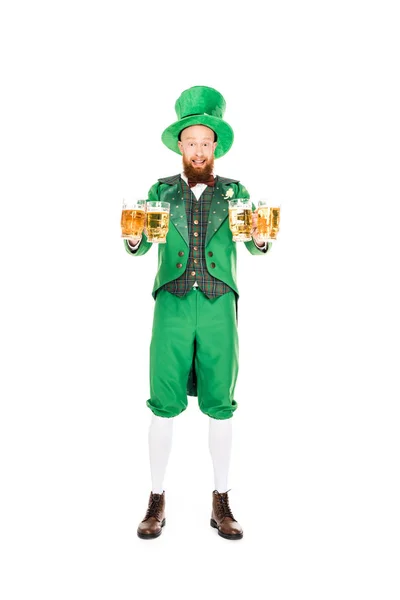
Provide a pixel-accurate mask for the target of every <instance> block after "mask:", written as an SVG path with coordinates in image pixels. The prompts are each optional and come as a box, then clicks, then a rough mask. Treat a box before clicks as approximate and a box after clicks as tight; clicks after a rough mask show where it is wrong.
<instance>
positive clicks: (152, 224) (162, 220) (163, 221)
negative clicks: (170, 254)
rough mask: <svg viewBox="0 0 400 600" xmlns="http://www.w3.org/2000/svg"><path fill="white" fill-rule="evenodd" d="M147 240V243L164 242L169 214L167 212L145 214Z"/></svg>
mask: <svg viewBox="0 0 400 600" xmlns="http://www.w3.org/2000/svg"><path fill="white" fill-rule="evenodd" d="M146 221H147V222H146V228H147V239H148V241H149V242H158V243H159V244H163V243H165V242H166V239H165V238H166V237H167V233H168V225H169V212H167V211H159V212H156V211H151V212H147V219H146Z"/></svg>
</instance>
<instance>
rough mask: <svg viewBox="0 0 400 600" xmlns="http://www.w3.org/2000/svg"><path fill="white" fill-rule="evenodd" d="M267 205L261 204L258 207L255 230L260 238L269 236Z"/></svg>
mask: <svg viewBox="0 0 400 600" xmlns="http://www.w3.org/2000/svg"><path fill="white" fill-rule="evenodd" d="M269 211H270V208H269V206H263V207H262V208H259V209H258V213H257V214H258V217H257V231H258V235H259V236H260V238H261V239H262V240H267V239H268V237H269V230H270V226H269Z"/></svg>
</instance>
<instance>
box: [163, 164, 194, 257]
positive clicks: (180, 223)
mask: <svg viewBox="0 0 400 600" xmlns="http://www.w3.org/2000/svg"><path fill="white" fill-rule="evenodd" d="M180 177H181V176H180V175H174V176H173V177H165V178H164V179H159V180H158V181H160V182H161V183H167V184H168V186H169V187H168V188H167V189H166V190H164V192H163V194H162V200H163V201H164V202H169V203H170V214H169V218H170V221H171V222H172V223H173V224H174V225H175V227H176V228H177V230H178V231H179V233H180V234H181V236H182V238H183V239H184V241H185V243H186V245H187V246H189V233H188V223H187V217H186V209H185V202H184V199H183V195H182V188H181V184H180Z"/></svg>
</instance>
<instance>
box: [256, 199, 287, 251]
mask: <svg viewBox="0 0 400 600" xmlns="http://www.w3.org/2000/svg"><path fill="white" fill-rule="evenodd" d="M266 204H267V201H265V200H260V202H259V203H258V211H257V215H258V216H257V232H258V235H259V237H260V238H261V239H262V240H265V241H267V240H276V239H277V235H278V232H279V222H280V215H281V208H280V206H267V205H266Z"/></svg>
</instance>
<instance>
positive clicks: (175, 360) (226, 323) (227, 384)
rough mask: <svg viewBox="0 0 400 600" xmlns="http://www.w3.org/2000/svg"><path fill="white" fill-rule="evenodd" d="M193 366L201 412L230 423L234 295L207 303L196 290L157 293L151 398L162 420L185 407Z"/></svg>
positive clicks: (235, 352)
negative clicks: (180, 292)
mask: <svg viewBox="0 0 400 600" xmlns="http://www.w3.org/2000/svg"><path fill="white" fill-rule="evenodd" d="M193 365H194V367H195V375H196V379H197V396H198V403H199V408H200V410H201V411H202V412H203V413H204V414H206V415H208V416H210V417H213V418H214V419H229V418H230V417H231V416H232V414H233V412H234V411H235V410H236V408H237V403H236V401H235V400H234V399H233V395H234V391H235V385H236V380H237V375H238V369H239V343H238V331H237V321H236V299H235V294H234V292H228V293H226V294H223V295H222V296H219V297H218V298H212V299H209V298H207V296H205V295H204V294H203V292H202V291H201V290H199V289H198V288H197V289H196V288H193V289H192V290H191V291H190V292H189V293H188V294H186V295H185V296H182V297H179V296H175V295H174V294H171V293H170V292H168V291H166V290H160V291H159V292H158V294H157V297H156V303H155V308H154V320H153V332H152V339H151V344H150V399H149V400H148V401H147V406H148V407H149V408H150V409H151V410H152V411H153V413H154V414H155V415H158V416H160V417H175V416H177V415H179V414H180V413H181V412H182V411H184V410H185V408H186V407H187V384H188V377H189V373H190V372H191V368H192V366H193Z"/></svg>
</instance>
